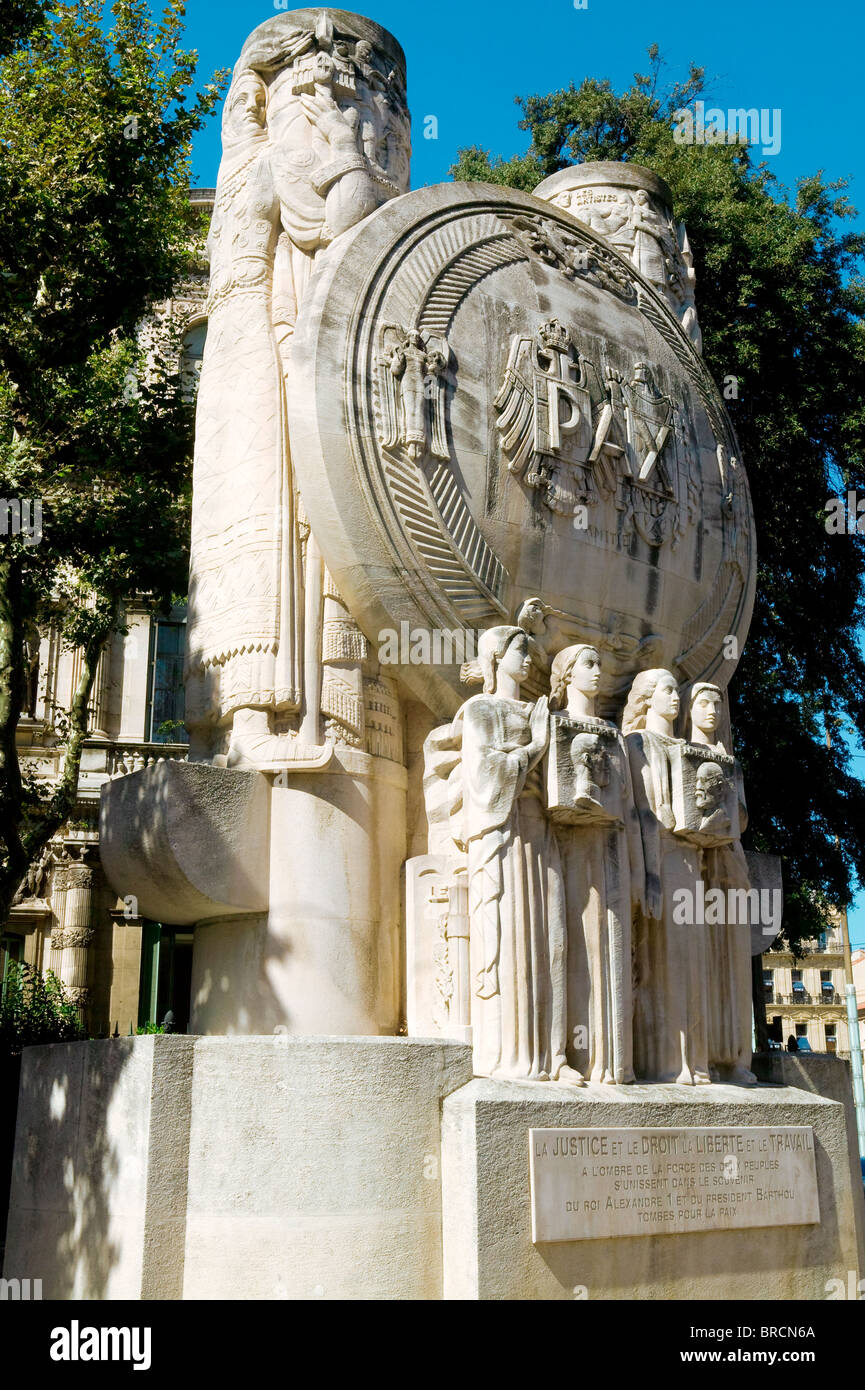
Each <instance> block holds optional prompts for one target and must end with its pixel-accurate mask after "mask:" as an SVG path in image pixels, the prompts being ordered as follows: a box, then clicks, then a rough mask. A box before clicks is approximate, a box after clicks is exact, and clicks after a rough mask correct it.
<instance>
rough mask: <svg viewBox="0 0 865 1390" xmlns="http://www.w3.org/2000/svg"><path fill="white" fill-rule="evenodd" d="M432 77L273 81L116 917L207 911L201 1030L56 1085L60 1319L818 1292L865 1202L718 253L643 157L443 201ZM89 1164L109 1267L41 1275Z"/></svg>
mask: <svg viewBox="0 0 865 1390" xmlns="http://www.w3.org/2000/svg"><path fill="white" fill-rule="evenodd" d="M405 82H406V76H405V62H404V58H403V54H402V51H401V49H400V47H399V45H398V44H397V43H396V41H395V40H394V39H393V38H392V37H391V36H390V35H389V34H387V33H386V32H385V31H384V30H382V29H380V28H379V27H378V26H377V25H375V24H373V23H372V22H371V21H369V20H366V19H363V18H361V17H359V16H357V15H351V14H348V13H346V12H344V11H341V10H328V9H308V10H297V11H294V12H292V13H285V14H278V15H276V16H275V17H273V18H271V19H269V20H267V21H266V22H265V23H264V24H262V25H260V26H259V27H258V28H257V29H256V30H255V32H254V33H253V34H252V35H251V37H250V38H249V40H248V41H247V43H246V44H245V45H244V47H243V50H242V53H241V56H240V59H239V62H238V64H237V66H236V68H235V71H234V76H233V80H232V84H231V88H230V91H229V94H228V97H227V99H226V104H225V112H224V118H223V159H222V165H221V168H220V173H219V181H218V186H217V193H216V205H215V211H214V218H213V224H212V228H211V232H210V257H211V285H210V301H209V327H208V337H207V344H206V349H205V354H204V361H203V367H202V373H201V386H200V393H199V398H198V416H197V427H196V452H195V472H194V489H193V520H192V565H191V577H190V626H189V648H188V654H187V676H186V681H187V695H188V710H189V714H188V722H189V727H190V734H191V746H190V761H189V763H188V764H185V765H184V764H179V763H172V764H157V765H155V766H153V767H150V768H147V769H145V770H144V771H142V772H139V773H134V774H132V775H130V776H127V777H122V778H118V779H116V780H114V781H113V782H112V783H111V784H110V785H109V786H108V787H107V788H106V790H105V791H104V793H103V803H102V828H101V844H102V856H103V863H104V865H105V869H106V872H107V873H108V874H109V876H110V878H111V881H112V884H113V886H114V888H115V889H116V890H117V892H118V893H119V894H120V895H121V896H124V897H125V896H127V895H129V894H132V895H134V896H135V897H136V898H137V903H138V912H139V913H140V914H141V915H143V916H148V917H154V918H156V919H157V920H161V921H164V922H173V923H177V924H187V925H188V924H192V925H194V928H195V945H194V963H193V983H192V1023H191V1029H192V1031H193V1033H194V1034H195V1036H192V1037H183V1038H158V1039H149V1038H148V1039H144V1038H142V1039H137V1040H132V1039H130V1040H129V1042H128V1044H118V1045H116V1046H115V1050H114V1051H113V1052H112V1053H110V1054H106V1053H101V1052H99V1051H98V1048H99V1047H101V1046H102V1045H100V1044H90V1045H82V1049H83V1050H81V1049H79V1051H76V1050H75V1048H72V1049H67V1050H66V1051H65V1052H64V1053H63V1055H62V1057H61V1056H60V1054H59V1053H57V1052H56V1051H55V1052H54V1053H46V1052H45V1051H44V1050H41V1051H37V1052H36V1053H34V1055H33V1057H32V1060H31V1062H30V1063H29V1065H30V1080H29V1092H28V1094H29V1095H30V1096H31V1097H32V1100H29V1101H28V1103H27V1105H25V1107H24V1110H23V1111H22V1121H21V1125H22V1129H21V1134H20V1136H19V1160H18V1164H19V1166H18V1169H17V1170H16V1184H17V1186H16V1188H15V1192H16V1194H17V1196H16V1198H15V1199H14V1200H13V1216H12V1224H11V1226H10V1232H11V1234H10V1250H11V1252H12V1255H11V1257H10V1258H12V1259H13V1260H14V1259H15V1258H17V1257H18V1253H20V1251H21V1249H22V1248H23V1246H24V1244H25V1243H26V1241H27V1240H29V1241H30V1242H31V1245H32V1246H33V1247H34V1248H38V1249H39V1250H40V1252H42V1254H43V1255H44V1258H45V1261H46V1265H48V1266H50V1268H51V1270H52V1276H51V1281H50V1289H51V1292H52V1296H68V1292H69V1290H70V1289H78V1290H81V1289H82V1288H83V1289H85V1291H86V1296H100V1297H120V1296H143V1297H202V1296H204V1297H231V1296H236V1295H237V1293H238V1291H241V1290H242V1295H243V1296H244V1297H279V1296H283V1297H316V1296H327V1297H403V1298H413V1297H440V1296H442V1294H444V1296H446V1297H467V1298H488V1297H495V1298H541V1297H543V1298H547V1297H552V1298H572V1297H573V1296H574V1295H573V1291H574V1287H575V1286H577V1285H580V1286H585V1287H586V1288H587V1290H588V1296H589V1297H596V1298H628V1297H635V1296H640V1297H650V1298H660V1297H674V1298H686V1297H704V1298H724V1297H730V1296H732V1295H733V1294H735V1295H736V1296H739V1297H751V1298H758V1297H759V1298H767V1297H770V1298H781V1297H793V1298H796V1297H809V1298H813V1297H819V1296H820V1290H821V1288H822V1282H823V1281H824V1280H825V1279H826V1278H828V1277H835V1276H837V1275H839V1274H840V1277H842V1278H844V1277H846V1274H845V1273H844V1272H845V1271H846V1270H847V1269H854V1268H855V1269H858V1268H859V1264H860V1258H861V1240H862V1225H863V1223H862V1212H861V1206H862V1193H861V1183H860V1182H859V1181H858V1177H856V1179H855V1181H854V1171H853V1167H852V1150H851V1147H850V1136H849V1133H848V1130H847V1129H846V1128H845V1120H844V1113H843V1107H841V1106H840V1105H838V1103H837V1102H833V1101H828V1100H823V1099H821V1098H820V1097H815V1096H812V1095H808V1094H806V1093H804V1092H800V1091H796V1090H792V1089H791V1088H788V1087H777V1086H760V1085H757V1084H756V1078H755V1076H754V1074H753V1073H752V1071H751V1013H750V969H751V931H752V926H753V921H752V917H750V916H749V915H748V912H747V911H745V912H744V915H741V916H740V917H737V916H735V915H733V916H732V917H731V914H730V912H729V911H728V906H729V904H730V902H731V901H734V902H739V901H740V900H742V901H744V903H745V904H746V905H747V906H750V897H749V889H750V878H749V866H748V861H747V859H746V857H745V854H744V852H743V850H742V847H741V843H740V835H741V832H742V830H743V828H744V826H745V823H746V812H745V797H744V789H743V781H742V774H741V770H740V768H739V765H738V763H737V762H736V759H735V755H734V743H733V739H732V731H731V729H730V720H729V708H728V703H727V696H726V691H727V687H728V684H729V682H730V680H731V678H732V676H733V674H734V671H735V667H736V661H737V658H738V654H739V653H740V652H741V648H742V645H743V643H744V641H745V638H746V635H747V631H748V624H749V621H750V616H751V609H752V605H753V598H754V584H755V576H756V563H755V533H754V523H753V517H752V512H751V505H750V500H749V494H748V485H747V480H746V477H745V472H744V468H743V465H742V461H741V456H740V451H739V447H738V444H737V442H736V438H735V434H734V431H733V429H732V426H731V424H730V421H729V419H728V417H727V415H726V412H725V410H724V407H723V404H722V401H721V399H720V397H719V394H718V391H717V389H716V387H715V385H714V383H713V381H712V379H711V377H710V375H709V373H708V371H707V369H706V366H705V364H704V363H703V360H702V358H701V356H700V332H699V326H698V323H697V312H696V305H695V284H694V271H693V263H692V258H691V253H690V248H689V244H688V238H687V234H686V232H685V229H684V228H683V227H682V226H681V225H678V224H677V223H676V222H675V221H674V217H673V199H672V195H671V193H670V190H669V189H668V188H667V186H666V184H664V183H663V181H662V180H660V179H659V178H658V177H657V176H656V175H655V174H653V173H651V172H650V171H648V170H646V169H641V168H638V167H636V166H633V165H626V164H608V163H599V164H591V165H587V166H585V167H582V166H580V167H577V168H572V169H565V170H563V171H561V173H559V174H556V175H554V176H553V177H552V178H550V179H547V180H545V181H544V183H543V184H541V185H540V187H539V188H538V189H537V190H536V193H535V194H534V195H531V194H527V193H522V192H517V191H514V190H511V189H506V188H499V187H493V186H490V185H485V184H479V183H470V184H451V185H441V186H438V187H434V188H423V189H420V190H417V191H415V192H408V191H407V189H408V167H409V120H408V110H407V106H406V87H405ZM478 686H479V687H480V688H479V689H477V688H475V689H473V688H472V687H478ZM710 904H711V908H712V912H711V915H710ZM757 927H758V928H759V923H758V924H757ZM776 931H777V924H775V925H774V926H773V934H775V932H776ZM758 938H759V930H758ZM759 944H760V943H759V939H758V946H759ZM107 1046H109V1047H112V1046H114V1045H113V1044H108V1045H107ZM88 1048H89V1050H88ZM94 1049H97V1050H96V1051H94ZM58 1066H62V1068H64V1074H65V1075H66V1076H67V1078H68V1076H70V1075H74V1080H75V1086H76V1087H77V1088H78V1090H79V1092H80V1093H82V1094H87V1095H89V1096H92V1098H93V1101H92V1105H91V1106H90V1109H89V1110H88V1111H87V1114H88V1117H89V1118H88V1120H87V1124H89V1125H90V1126H91V1127H93V1126H96V1127H97V1128H98V1130H99V1136H98V1137H99V1141H100V1144H101V1145H102V1149H101V1150H98V1152H102V1151H103V1150H104V1151H105V1153H106V1154H107V1155H108V1156H109V1158H110V1163H109V1161H108V1158H107V1159H106V1163H105V1171H104V1172H101V1173H99V1174H96V1175H95V1176H94V1173H93V1168H92V1161H91V1166H90V1167H89V1168H88V1167H87V1162H88V1160H86V1159H85V1157H84V1153H85V1151H86V1152H89V1150H86V1144H85V1141H86V1140H87V1139H88V1135H89V1131H88V1132H87V1133H84V1132H82V1131H81V1130H80V1129H78V1130H76V1131H75V1133H74V1135H72V1133H71V1131H70V1133H69V1134H68V1135H67V1134H66V1130H65V1129H64V1126H65V1125H67V1124H70V1123H71V1118H70V1121H68V1122H67V1121H66V1120H65V1119H64V1118H63V1116H64V1115H65V1113H66V1112H65V1109H64V1111H63V1115H61V1116H60V1118H59V1119H57V1118H56V1115H55V1123H54V1131H53V1135H54V1137H53V1139H51V1138H49V1136H48V1132H47V1130H46V1129H45V1125H46V1123H47V1121H46V1120H45V1116H44V1114H43V1112H44V1111H45V1107H46V1106H53V1107H54V1109H53V1110H52V1111H51V1113H52V1115H54V1114H55V1111H56V1110H57V1105H58V1101H57V1096H56V1090H55V1091H52V1089H51V1088H52V1086H53V1085H55V1083H56V1082H57V1075H58V1072H57V1068H58ZM25 1079H26V1078H25ZM52 1097H53V1098H52ZM124 1115H125V1116H127V1117H130V1118H129V1119H128V1123H127V1124H126V1126H124V1124H123V1123H121V1122H120V1120H119V1119H118V1117H121V1116H124ZM166 1125H167V1126H168V1128H169V1130H170V1132H171V1135H172V1145H171V1151H170V1153H169V1152H168V1151H167V1150H166V1149H165V1146H164V1145H163V1144H162V1143H161V1134H162V1133H163V1131H165V1127H166ZM58 1126H59V1129H60V1130H61V1131H62V1133H63V1135H64V1136H65V1138H66V1139H68V1142H69V1144H70V1145H71V1146H72V1147H73V1148H75V1151H76V1157H75V1160H74V1161H73V1162H72V1169H71V1170H70V1169H69V1167H68V1165H67V1166H66V1167H63V1165H62V1164H58V1163H57V1161H56V1155H57V1145H58V1143H59V1140H58V1138H57V1134H58ZM85 1130H86V1125H85ZM127 1132H128V1133H127ZM90 1137H91V1138H92V1136H90ZM76 1146H78V1147H77V1148H76ZM81 1146H84V1147H83V1148H82V1147H81ZM91 1147H92V1146H91ZM142 1153H147V1154H148V1156H149V1157H148V1163H147V1164H146V1165H143V1164H142V1162H141V1160H140V1155H141V1154H142ZM79 1170H80V1171H81V1177H80V1181H81V1183H83V1184H84V1186H85V1188H86V1187H87V1184H88V1183H89V1184H90V1185H91V1186H92V1185H93V1184H94V1183H95V1182H97V1180H98V1181H101V1182H102V1184H103V1186H106V1187H107V1188H108V1192H107V1195H106V1196H105V1201H104V1203H103V1206H104V1208H105V1210H106V1212H107V1213H108V1216H107V1218H106V1224H107V1227H108V1228H110V1233H111V1237H112V1239H113V1241H114V1242H115V1245H116V1246H117V1248H118V1249H119V1251H120V1255H119V1256H118V1259H117V1262H116V1267H115V1268H112V1269H111V1270H109V1271H108V1272H104V1273H103V1274H102V1275H101V1276H100V1277H101V1283H100V1280H99V1279H96V1280H95V1281H94V1277H93V1276H92V1274H88V1272H87V1271H88V1270H92V1261H91V1262H90V1264H88V1263H87V1260H86V1259H85V1257H84V1254H75V1255H74V1256H70V1255H69V1254H68V1251H69V1244H68V1240H67V1242H66V1244H65V1245H64V1246H63V1249H64V1251H65V1252H66V1255H65V1257H64V1259H65V1262H64V1261H61V1260H59V1259H58V1258H57V1257H56V1252H55V1254H54V1255H53V1256H52V1254H51V1245H52V1241H53V1240H55V1239H56V1237H57V1231H58V1227H57V1221H58V1217H57V1211H58V1206H57V1203H58V1200H60V1202H61V1205H62V1203H63V1202H64V1201H65V1202H67V1203H69V1202H73V1201H75V1200H78V1201H79V1203H80V1200H81V1197H80V1194H79V1195H78V1197H76V1193H77V1186H76V1184H77V1183H78V1178H77V1177H76V1173H78V1172H79ZM70 1171H72V1177H71V1178H70V1176H69V1174H70ZM107 1173H110V1174H111V1175H112V1176H106V1174H107ZM118 1175H119V1176H118ZM121 1179H122V1192H123V1194H125V1195H124V1196H123V1198H122V1201H121V1197H120V1195H119V1193H120V1188H121ZM64 1184H65V1186H64ZM61 1188H62V1189H63V1191H65V1192H66V1193H67V1194H69V1193H71V1194H72V1195H71V1196H69V1195H67V1197H65V1198H62V1197H61V1198H60V1199H58V1196H57V1193H58V1191H59V1190H60V1189H61ZM123 1202H125V1203H126V1207H127V1210H128V1211H129V1212H131V1213H132V1214H131V1216H130V1217H129V1221H128V1223H127V1227H126V1228H124V1227H123V1223H122V1222H120V1223H119V1224H118V1220H115V1216H116V1215H117V1213H118V1212H121V1207H122V1204H123ZM121 1214H122V1212H121ZM61 1224H62V1223H61ZM753 1227H761V1228H763V1230H762V1235H761V1242H760V1253H759V1254H758V1255H755V1251H754V1245H753V1242H751V1243H747V1242H748V1235H747V1231H748V1229H750V1228H753ZM124 1230H125V1231H126V1233H125V1234H124ZM743 1231H744V1232H745V1234H744V1235H743V1234H742V1232H743ZM130 1232H131V1234H130ZM322 1232H325V1233H326V1238H324V1239H322ZM83 1240H84V1237H83V1236H81V1237H80V1241H83ZM7 1272H8V1273H11V1274H14V1273H15V1271H14V1269H12V1268H11V1267H10V1266H9V1264H8V1261H7ZM88 1279H89V1280H90V1282H89V1283H88ZM97 1285H98V1289H97ZM48 1288H49V1284H47V1285H46V1291H47V1289H48ZM94 1290H96V1292H94Z"/></svg>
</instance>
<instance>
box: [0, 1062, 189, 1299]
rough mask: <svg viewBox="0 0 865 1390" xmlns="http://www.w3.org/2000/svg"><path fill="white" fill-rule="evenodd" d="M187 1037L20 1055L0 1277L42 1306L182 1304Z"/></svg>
mask: <svg viewBox="0 0 865 1390" xmlns="http://www.w3.org/2000/svg"><path fill="white" fill-rule="evenodd" d="M192 1052H193V1039H192V1038H188V1037H178V1038H171V1037H168V1038H165V1037H159V1036H154V1037H140V1038H139V1037H135V1038H117V1039H110V1040H106V1041H104V1042H80V1043H56V1044H54V1045H53V1046H51V1047H28V1048H26V1049H25V1051H24V1056H23V1059H22V1068H21V1087H20V1091H19V1096H18V1124H17V1129H16V1134H15V1155H14V1159H13V1167H12V1186H11V1191H10V1204H9V1225H8V1229H7V1235H6V1256H5V1261H4V1274H5V1277H6V1278H9V1279H24V1278H30V1279H41V1280H42V1292H43V1297H44V1298H61V1299H67V1298H68V1299H116V1298H121V1299H139V1298H180V1297H181V1295H182V1291H183V1242H184V1228H185V1222H186V1168H187V1153H188V1145H189V1118H190V1112H189V1106H190V1091H191V1083H192Z"/></svg>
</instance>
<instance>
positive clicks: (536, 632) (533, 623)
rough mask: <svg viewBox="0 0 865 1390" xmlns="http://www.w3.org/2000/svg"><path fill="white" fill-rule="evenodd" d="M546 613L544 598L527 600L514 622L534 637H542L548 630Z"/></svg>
mask: <svg viewBox="0 0 865 1390" xmlns="http://www.w3.org/2000/svg"><path fill="white" fill-rule="evenodd" d="M546 612H547V605H546V604H545V603H544V601H543V599H542V598H527V599H524V601H523V602H522V603H521V604H520V606H519V608H518V609H517V614H516V617H515V619H514V622H515V623H516V625H517V627H521V628H522V629H523V631H524V632H528V633H530V634H531V636H532V637H542V636H543V634H544V630H545V628H546Z"/></svg>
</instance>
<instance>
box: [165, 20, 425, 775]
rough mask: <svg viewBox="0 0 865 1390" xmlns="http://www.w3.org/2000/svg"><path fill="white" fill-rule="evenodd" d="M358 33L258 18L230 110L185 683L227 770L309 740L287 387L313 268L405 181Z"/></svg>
mask: <svg viewBox="0 0 865 1390" xmlns="http://www.w3.org/2000/svg"><path fill="white" fill-rule="evenodd" d="M337 22H338V23H339V24H340V25H342V26H343V27H345V26H348V27H349V31H350V29H351V25H352V24H356V25H358V26H360V27H361V32H362V31H363V28H364V26H365V27H366V28H367V29H369V28H370V27H371V26H370V25H369V21H366V20H360V19H353V18H352V17H351V16H344V15H343V16H341V18H340V19H339V20H338V21H337ZM379 32H381V34H382V35H383V34H384V31H379ZM355 37H356V35H355V36H352V35H351V34H350V35H349V37H348V38H347V39H346V38H344V37H343V36H342V35H340V36H339V41H338V42H335V34H334V25H333V21H332V20H331V18H330V15H329V14H328V13H327V12H326V11H323V12H322V13H321V14H320V15H319V16H318V18H317V19H316V17H315V16H314V15H312V14H308V13H307V12H302V16H301V14H299V15H298V16H293V15H291V14H287V15H284V16H276V17H274V18H273V19H271V20H268V21H266V23H265V24H264V25H261V26H259V28H258V29H257V30H256V31H255V32H254V33H253V34H252V35H251V36H250V38H249V40H247V43H246V45H245V46H244V50H243V52H242V54H241V57H240V60H239V62H238V64H237V67H236V69H235V73H234V78H233V80H232V84H231V88H230V90H229V93H228V96H227V98H226V104H225V111H224V114H223V158H222V164H221V166H220V171H219V178H218V182H217V189H216V200H215V206H214V214H213V221H212V224H211V230H210V236H209V241H208V250H209V254H210V263H211V281H210V297H209V301H208V333H207V341H206V345H205V350H204V359H203V364H202V372H201V385H200V390H199V396H198V408H197V418H196V438H195V463H194V474H193V517H192V547H191V549H192V559H191V573H190V598H189V631H188V648H187V651H188V654H187V675H186V682H187V723H188V725H189V728H190V731H191V734H192V748H193V756H199V757H200V756H207V755H208V754H209V753H212V752H213V751H214V750H215V749H216V748H217V745H218V743H219V742H220V741H221V742H222V743H223V746H224V743H225V741H226V737H227V730H228V729H229V727H230V730H231V734H230V744H229V747H228V761H229V763H233V764H234V763H236V764H240V763H244V762H251V763H252V764H253V765H267V764H268V763H273V762H274V761H278V760H280V759H285V760H289V761H291V760H296V759H297V758H298V756H299V753H300V752H302V749H301V748H300V746H299V745H300V742H301V738H305V740H306V743H307V744H308V745H316V744H317V742H318V740H317V737H316V735H317V731H318V725H319V715H320V708H319V703H320V696H321V682H322V676H321V672H320V670H319V669H318V668H319V663H320V648H321V626H322V621H323V618H322V613H323V605H324V598H323V593H322V586H323V583H324V574H323V567H322V563H321V556H320V552H319V551H318V548H317V546H316V543H315V538H314V537H313V536H310V535H309V534H308V528H306V527H305V525H304V520H303V514H302V505H301V502H300V499H299V497H298V496H297V492H296V488H295V484H294V478H293V472H292V468H291V461H290V456H289V447H288V433H287V426H286V389H287V388H286V375H285V374H286V368H287V365H288V359H289V351H290V344H291V338H292V335H293V332H294V325H295V321H296V318H297V314H298V310H299V308H300V306H301V303H302V299H303V293H304V290H305V287H306V284H307V282H308V279H309V275H310V273H311V270H312V265H313V260H314V257H315V255H316V254H317V252H318V251H319V250H320V249H321V248H322V247H324V246H327V245H328V244H329V243H330V242H331V241H332V240H333V239H334V237H336V236H338V235H339V234H340V233H341V232H343V231H345V230H346V229H347V228H348V227H351V226H352V225H353V224H354V223H356V222H357V221H359V220H360V219H361V218H363V217H365V216H366V215H367V214H369V213H370V212H372V211H373V210H374V209H375V208H376V207H377V206H378V205H379V204H380V203H381V202H383V201H384V200H385V199H387V198H390V197H393V196H395V195H396V194H398V193H401V192H404V191H405V188H406V187H407V175H408V163H407V151H408V127H407V112H406V111H405V107H404V96H403V94H402V90H401V88H400V87H398V84H397V83H395V81H394V80H392V79H394V74H393V73H390V75H388V63H387V59H386V56H385V55H381V54H378V53H377V50H376V49H375V48H373V47H372V46H371V45H370V44H369V43H368V42H366V43H364V41H363V40H361V43H364V46H363V47H362V48H361V53H360V57H358V55H357V52H356V49H357V44H356V43H355V41H354V39H355ZM383 41H384V40H383ZM374 64H378V65H379V67H378V68H375V71H377V72H378V75H379V77H380V78H381V82H380V84H379V86H378V87H377V88H376V90H374V91H373V89H372V87H371V86H370V81H371V80H372V79H371V77H370V74H371V73H372V71H373V70H374V69H373V66H371V65H374ZM364 73H366V74H367V75H366V76H364ZM367 146H368V147H369V149H370V150H372V151H373V155H374V157H373V158H371V157H370V155H369V154H368V153H367V152H366V148H367ZM380 160H384V161H385V162H387V161H390V162H391V163H392V165H393V168H392V169H390V171H389V170H387V169H385V168H384V167H383V166H382V164H381V163H380V162H379V161H380ZM288 389H290V387H289V388H288ZM307 752H313V753H314V752H315V749H314V747H311V748H308V749H307Z"/></svg>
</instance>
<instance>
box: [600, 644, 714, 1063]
mask: <svg viewBox="0 0 865 1390" xmlns="http://www.w3.org/2000/svg"><path fill="white" fill-rule="evenodd" d="M678 713H679V692H678V687H677V683H676V678H675V676H674V675H673V674H672V673H671V672H670V671H664V670H652V671H641V672H640V674H639V675H638V676H637V677H636V679H635V680H634V683H633V685H632V686H631V692H630V694H629V696H628V702H627V705H626V706H625V712H624V715H623V716H622V730H623V732H624V734H625V737H626V742H627V744H628V751H629V754H630V759H631V773H632V776H633V782H634V795H635V801H636V805H637V810H638V811H639V815H640V825H641V829H642V838H643V853H644V857H645V864H646V882H647V904H646V905H647V908H648V912H647V913H640V914H638V916H637V919H636V922H635V932H634V990H635V1001H634V1003H635V1007H634V1065H635V1069H636V1072H637V1075H638V1076H639V1077H640V1078H641V1079H642V1080H654V1081H677V1082H679V1083H680V1084H682V1085H686V1086H690V1085H695V1084H697V1085H700V1084H707V1083H708V1082H709V1081H710V1080H711V1078H710V1076H709V1059H708V1044H707V1026H708V1018H707V1014H708V997H707V977H706V971H707V958H706V929H705V927H701V926H697V925H696V924H695V923H694V921H693V918H694V917H695V916H696V912H695V911H693V910H692V911H691V912H690V913H687V912H686V913H685V914H684V915H685V916H686V917H689V918H690V920H689V921H686V922H684V923H682V922H680V921H679V920H678V919H679V918H681V916H682V915H683V914H682V912H681V910H679V911H676V910H675V909H676V906H677V902H681V900H682V899H681V897H679V898H678V899H676V898H675V897H674V895H675V894H677V893H681V890H685V894H686V895H687V894H690V897H689V898H688V897H687V896H686V897H685V901H686V902H688V901H690V903H691V904H695V903H696V884H697V879H698V877H699V872H700V851H699V849H698V848H697V847H696V846H694V845H691V844H689V843H688V842H687V841H686V840H684V839H682V838H680V837H679V836H677V835H675V834H674V833H673V831H674V826H675V823H676V822H675V816H674V814H673V785H672V778H673V769H672V765H671V753H672V751H673V749H674V747H675V745H677V744H681V742H682V740H680V739H677V738H676V737H675V735H674V732H673V730H674V727H675V723H676V718H677V716H678Z"/></svg>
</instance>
